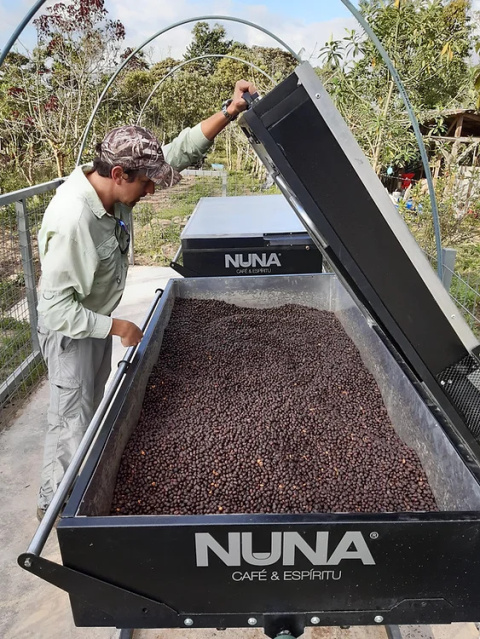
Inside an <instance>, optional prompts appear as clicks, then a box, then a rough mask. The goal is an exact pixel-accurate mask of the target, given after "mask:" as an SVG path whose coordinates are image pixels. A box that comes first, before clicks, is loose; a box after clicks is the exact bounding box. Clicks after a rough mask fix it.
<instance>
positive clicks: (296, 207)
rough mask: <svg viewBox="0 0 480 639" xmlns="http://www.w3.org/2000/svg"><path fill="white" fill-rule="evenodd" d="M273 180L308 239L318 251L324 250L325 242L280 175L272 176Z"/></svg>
mask: <svg viewBox="0 0 480 639" xmlns="http://www.w3.org/2000/svg"><path fill="white" fill-rule="evenodd" d="M273 179H274V180H275V182H276V183H277V185H278V187H279V189H280V190H281V191H282V193H283V195H284V196H285V197H286V198H287V200H288V203H289V204H290V206H291V207H292V209H293V210H294V211H295V213H296V214H297V216H298V217H299V218H300V220H301V222H302V223H303V225H304V226H305V228H306V229H307V231H308V232H309V233H310V237H311V238H312V239H313V241H314V242H315V244H316V245H317V246H318V248H319V249H320V250H321V249H322V248H325V247H326V246H327V245H326V243H325V240H324V239H323V237H322V236H321V235H320V233H319V232H318V230H317V229H316V228H315V226H313V224H312V220H311V219H310V216H309V215H308V213H307V212H306V211H305V209H304V208H303V206H302V205H301V204H300V202H299V201H298V200H297V198H296V197H295V195H294V194H293V193H292V192H291V191H290V187H289V186H288V184H287V183H286V182H285V180H284V179H283V177H282V176H281V175H279V174H277V175H274V177H273Z"/></svg>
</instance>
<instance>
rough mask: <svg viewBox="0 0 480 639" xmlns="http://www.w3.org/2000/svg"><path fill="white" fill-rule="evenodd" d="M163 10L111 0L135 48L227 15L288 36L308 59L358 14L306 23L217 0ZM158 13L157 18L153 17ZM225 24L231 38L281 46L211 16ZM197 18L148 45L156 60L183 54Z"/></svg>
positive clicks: (152, 2) (147, 1) (150, 1)
mask: <svg viewBox="0 0 480 639" xmlns="http://www.w3.org/2000/svg"><path fill="white" fill-rule="evenodd" d="M157 12H158V0H143V2H142V11H141V12H139V11H138V9H137V8H135V6H134V5H133V4H131V3H128V4H127V2H126V1H125V0H112V3H111V8H110V13H111V15H112V17H113V16H114V17H115V18H118V19H119V20H121V21H122V22H123V24H124V25H125V28H126V32H127V42H126V44H127V45H128V46H132V47H134V48H136V47H137V46H139V45H140V44H141V43H142V41H144V40H146V39H147V38H150V37H151V36H152V35H153V34H154V33H156V32H158V31H160V30H162V29H164V28H166V27H168V26H170V25H172V24H173V23H176V22H180V21H182V20H187V19H191V18H198V17H201V16H207V15H208V16H210V15H215V16H218V15H222V16H231V17H232V18H242V19H244V20H248V21H249V22H252V23H255V24H257V25H259V26H262V27H264V28H266V29H268V31H270V32H272V33H273V34H274V35H276V36H277V37H278V38H280V39H281V40H283V41H284V42H285V44H287V45H288V46H289V47H290V48H291V49H293V51H295V52H299V51H300V50H301V49H303V50H304V52H305V54H304V55H303V58H308V57H309V56H310V55H311V54H312V53H313V52H315V51H318V49H319V48H321V47H322V46H323V45H324V43H325V42H326V40H327V39H328V38H329V37H330V34H332V33H333V35H334V37H337V38H338V37H342V36H343V35H344V29H345V27H349V28H352V27H353V26H355V25H356V21H355V19H354V18H346V19H342V18H338V19H335V20H330V21H326V22H317V23H311V24H307V23H306V22H305V21H302V20H293V21H292V20H291V19H290V18H287V17H285V16H282V15H281V14H279V13H275V12H273V11H271V10H269V9H268V8H267V7H266V6H265V5H253V4H252V5H245V4H242V5H236V4H235V3H234V2H228V1H227V2H218V1H217V0H211V1H210V2H208V3H202V4H201V5H200V4H199V3H196V2H192V1H189V0H178V1H177V2H175V3H169V4H168V5H163V4H162V10H161V13H160V15H157ZM152 16H155V19H154V20H153V19H152ZM211 22H212V23H214V22H220V23H221V24H222V25H223V26H224V27H225V29H226V31H227V37H228V38H233V39H234V40H238V41H240V42H244V43H245V44H247V45H249V46H251V45H254V44H256V45H260V46H281V45H280V44H278V43H277V42H276V41H275V40H274V39H273V38H272V37H270V36H268V35H267V34H266V33H263V32H262V31H259V30H258V29H255V28H253V27H251V26H248V25H245V24H240V23H236V22H233V21H231V20H223V21H222V20H212V21H211ZM193 25H194V22H193V21H192V22H189V23H188V24H185V25H182V26H178V27H176V28H175V29H173V30H171V31H168V32H167V33H165V34H163V35H161V36H159V37H158V38H157V39H156V40H155V41H153V42H152V43H151V44H150V45H148V47H147V48H150V49H151V50H153V52H154V57H155V58H156V59H158V58H161V57H165V56H166V55H172V56H173V57H176V58H181V57H182V56H183V54H184V52H185V47H186V46H187V45H188V44H189V43H190V41H191V31H192V28H193Z"/></svg>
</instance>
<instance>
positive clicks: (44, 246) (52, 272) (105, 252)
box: [38, 124, 211, 339]
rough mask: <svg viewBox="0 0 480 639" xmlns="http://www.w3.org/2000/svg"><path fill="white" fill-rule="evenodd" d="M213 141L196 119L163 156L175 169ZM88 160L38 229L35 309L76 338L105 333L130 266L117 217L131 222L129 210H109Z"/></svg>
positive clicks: (46, 322) (59, 193) (62, 188)
mask: <svg viewBox="0 0 480 639" xmlns="http://www.w3.org/2000/svg"><path fill="white" fill-rule="evenodd" d="M210 145H211V141H210V140H208V139H207V138H206V137H205V136H204V135H203V133H202V130H201V127H200V124H198V125H197V126H195V127H193V128H192V129H184V130H183V131H182V132H181V133H180V135H179V136H178V137H177V138H175V140H173V142H172V143H170V144H167V145H165V146H164V147H163V152H164V155H165V159H166V161H167V162H169V164H171V165H172V166H173V167H175V168H176V169H177V170H182V169H183V168H185V167H186V166H188V165H189V164H192V163H193V162H195V161H197V160H198V159H199V158H200V157H201V156H202V155H204V154H205V153H206V151H207V150H208V148H209V147H210ZM91 170H92V167H91V165H85V166H81V167H77V168H76V169H75V170H74V171H73V172H72V174H71V175H70V176H69V177H68V179H67V180H66V181H65V182H64V184H62V185H61V186H60V187H59V188H58V190H57V193H56V194H55V196H54V198H53V199H52V201H51V202H50V204H49V205H48V207H47V209H46V211H45V215H44V217H43V221H42V226H41V228H40V231H39V234H38V246H39V251H40V260H41V264H42V276H41V280H40V290H39V296H38V298H39V299H38V313H39V317H40V319H41V321H42V323H43V324H44V325H45V326H46V327H47V328H49V329H51V330H55V331H59V332H60V333H63V334H64V335H67V336H68V337H73V338H76V339H80V338H84V337H98V338H104V337H106V336H107V335H108V334H109V333H110V330H111V326H112V318H111V317H109V315H110V313H112V311H113V310H114V309H115V308H116V307H117V306H118V304H119V302H120V300H121V298H122V294H123V290H124V288H125V280H126V276H127V270H128V255H127V254H122V253H121V251H120V248H119V245H118V241H117V238H116V234H115V230H116V226H117V224H118V222H117V221H116V220H115V218H119V219H121V220H123V222H124V223H125V224H128V222H129V215H130V209H128V208H127V207H126V206H124V205H122V204H116V205H115V217H112V216H111V215H108V214H107V212H106V210H105V208H104V207H103V204H102V203H101V201H100V198H99V197H98V195H97V193H96V191H95V189H94V188H93V187H92V185H91V184H90V182H89V181H88V180H87V178H86V177H85V174H86V173H89V172H90V171H91Z"/></svg>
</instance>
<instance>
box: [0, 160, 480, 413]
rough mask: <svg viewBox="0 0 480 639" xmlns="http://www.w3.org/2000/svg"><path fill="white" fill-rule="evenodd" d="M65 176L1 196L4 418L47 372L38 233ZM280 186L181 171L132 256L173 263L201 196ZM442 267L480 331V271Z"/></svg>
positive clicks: (142, 226)
mask: <svg viewBox="0 0 480 639" xmlns="http://www.w3.org/2000/svg"><path fill="white" fill-rule="evenodd" d="M61 183H62V180H61V179H58V180H54V181H52V182H48V183H45V184H41V185H38V186H35V187H31V188H28V189H23V190H21V191H17V192H15V193H9V194H7V195H1V196H0V328H1V331H0V407H1V409H2V417H1V418H0V421H5V417H6V416H8V414H9V411H8V410H6V409H8V407H12V406H15V403H16V401H17V400H18V399H19V398H21V397H23V396H25V394H26V393H28V391H29V390H31V389H32V388H33V387H34V386H35V384H36V383H37V382H38V381H39V379H41V378H42V376H43V375H44V373H45V366H44V364H43V361H42V358H41V355H40V352H39V348H38V339H37V333H36V325H37V311H36V306H37V294H36V287H37V284H38V279H39V274H40V260H39V254H38V246H37V233H38V230H39V227H40V224H41V220H42V216H43V213H44V211H45V208H46V207H47V205H48V202H49V201H50V200H51V198H52V197H53V195H54V193H55V189H56V188H57V187H58V186H59V184H61ZM276 192H278V191H277V190H276V188H275V187H272V186H271V184H269V183H268V182H266V181H265V180H263V179H262V178H258V177H254V176H251V175H246V174H245V173H228V174H227V172H226V171H186V172H184V179H183V180H182V181H181V182H180V183H179V184H178V185H177V186H175V187H173V188H172V189H168V190H165V191H158V192H156V193H155V194H154V195H153V196H150V197H149V198H148V199H146V200H145V201H144V202H142V203H140V204H138V205H137V206H136V207H135V213H134V225H132V230H133V231H134V232H133V233H132V240H133V241H132V247H133V251H134V256H135V263H136V264H146V265H148V264H152V265H153V264H156V265H169V264H170V262H171V260H172V259H173V258H174V256H175V254H176V252H177V250H178V247H179V244H180V234H181V231H182V229H183V227H184V226H185V224H186V222H187V220H188V217H189V216H190V215H191V213H192V212H193V210H194V208H195V206H196V204H197V203H198V201H199V199H200V198H201V197H216V196H226V195H227V196H232V195H258V194H262V193H263V194H270V193H276ZM132 257H133V253H132V255H131V258H132ZM450 257H451V255H450ZM432 262H433V264H432V265H433V266H434V267H435V264H434V260H432ZM444 275H445V277H444V282H445V283H446V286H447V288H448V287H449V289H450V294H451V296H452V298H453V299H454V301H455V303H456V304H457V306H458V307H459V308H460V309H461V310H462V312H463V314H464V316H465V319H466V320H467V322H468V323H469V324H470V326H471V327H472V329H473V330H474V331H475V332H476V333H477V335H479V334H480V290H479V285H478V279H475V281H474V282H473V281H472V282H471V281H470V279H469V278H466V279H463V278H462V277H461V276H460V275H459V274H458V273H456V272H455V270H454V269H453V264H452V262H451V261H449V260H448V259H446V260H445V268H444Z"/></svg>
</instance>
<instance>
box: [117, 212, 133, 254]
mask: <svg viewBox="0 0 480 639" xmlns="http://www.w3.org/2000/svg"><path fill="white" fill-rule="evenodd" d="M115 237H116V238H117V242H118V248H119V249H120V253H121V254H122V255H125V253H126V252H127V251H128V249H129V246H130V233H129V232H128V226H127V225H126V224H125V222H124V221H123V220H120V219H119V218H118V217H116V218H115Z"/></svg>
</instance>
